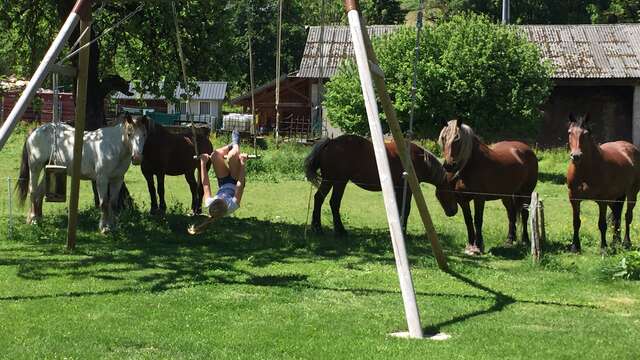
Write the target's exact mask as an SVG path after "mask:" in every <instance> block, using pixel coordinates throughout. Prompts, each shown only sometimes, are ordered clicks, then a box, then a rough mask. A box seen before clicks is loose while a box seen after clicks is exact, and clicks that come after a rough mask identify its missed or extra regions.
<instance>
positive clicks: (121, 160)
mask: <svg viewBox="0 0 640 360" xmlns="http://www.w3.org/2000/svg"><path fill="white" fill-rule="evenodd" d="M148 124H149V120H148V118H147V117H145V116H142V117H135V118H132V117H131V116H129V115H127V116H125V118H124V121H122V122H121V123H119V124H117V125H115V126H112V127H105V128H101V129H98V130H95V131H86V132H85V133H84V144H83V148H82V160H81V165H80V178H81V179H83V180H95V181H96V184H97V188H98V195H99V197H100V210H101V216H100V224H99V229H100V231H101V232H102V233H107V232H109V231H110V229H111V228H112V227H113V225H114V219H113V215H112V209H113V208H114V207H115V202H116V201H117V200H118V194H119V192H120V187H121V186H122V182H123V181H124V174H125V173H126V172H127V169H129V165H130V164H131V163H133V164H134V165H139V164H140V163H141V162H142V159H143V154H142V149H143V147H144V142H145V140H146V138H147V133H148ZM74 134H75V129H74V128H73V127H71V126H69V125H67V124H55V123H48V124H44V125H42V126H40V127H38V128H36V129H35V130H33V131H32V132H31V133H30V134H29V136H28V137H27V139H26V141H25V142H24V145H23V147H22V162H21V164H20V176H19V179H18V182H17V184H16V187H17V189H18V195H19V200H20V202H21V203H24V201H25V200H26V198H27V195H29V194H30V195H31V208H30V210H29V213H28V215H27V223H29V224H31V223H34V222H36V221H37V220H38V219H39V218H41V217H42V200H43V197H44V177H43V178H42V180H40V181H39V179H40V173H41V171H42V169H44V167H45V166H46V165H47V164H49V163H50V162H51V161H52V160H53V162H54V163H56V164H57V165H64V166H66V167H67V175H69V176H70V175H71V173H72V170H73V144H74V140H75V139H74ZM54 136H55V137H56V138H55V141H56V142H57V146H56V148H57V151H56V149H54V146H53V145H54V143H53V141H54Z"/></svg>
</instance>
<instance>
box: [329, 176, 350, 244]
mask: <svg viewBox="0 0 640 360" xmlns="http://www.w3.org/2000/svg"><path fill="white" fill-rule="evenodd" d="M346 187H347V183H346V182H342V183H338V184H334V185H333V191H332V192H331V200H329V204H330V205H331V214H332V215H333V231H334V232H335V234H336V236H344V235H346V234H347V231H346V230H345V229H344V225H343V224H342V219H340V203H341V202H342V195H344V189H345V188H346Z"/></svg>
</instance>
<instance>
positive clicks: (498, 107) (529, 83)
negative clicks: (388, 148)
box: [326, 14, 551, 136]
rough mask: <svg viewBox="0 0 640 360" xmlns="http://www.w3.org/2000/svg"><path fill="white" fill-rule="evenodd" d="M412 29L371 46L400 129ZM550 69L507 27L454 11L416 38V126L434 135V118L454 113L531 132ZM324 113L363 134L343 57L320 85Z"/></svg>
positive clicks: (407, 101) (497, 127)
mask: <svg viewBox="0 0 640 360" xmlns="http://www.w3.org/2000/svg"><path fill="white" fill-rule="evenodd" d="M414 46H415V30H414V29H413V28H402V29H400V30H398V31H396V32H395V33H393V34H391V35H389V36H388V37H385V38H382V39H378V40H377V41H376V42H375V44H374V47H375V49H376V53H377V55H378V59H379V62H380V66H381V67H382V69H383V71H384V72H385V74H386V82H387V87H388V90H389V92H390V94H391V96H392V98H393V99H394V101H395V109H396V111H397V113H398V117H399V120H400V122H401V124H402V125H403V127H404V128H407V127H408V121H409V113H410V110H411V84H412V76H413V60H414ZM550 74H551V68H550V66H549V65H548V64H546V63H543V62H542V61H541V59H540V54H539V51H538V49H537V48H536V47H535V45H533V44H530V43H529V42H528V41H527V40H526V39H525V38H524V37H523V36H520V34H518V33H517V31H516V30H515V29H513V28H509V27H503V26H499V25H495V24H493V23H491V22H490V21H489V20H488V19H487V18H486V17H483V16H478V15H472V14H470V15H466V16H454V17H453V18H452V19H451V20H449V21H446V22H442V23H440V24H438V25H436V26H434V27H427V28H426V29H425V30H424V32H423V34H422V37H421V44H420V59H419V61H418V70H417V77H418V86H417V89H418V90H417V94H416V99H417V100H416V115H415V124H414V126H415V128H416V132H417V133H418V134H420V135H423V136H433V135H435V134H436V133H437V131H438V130H439V129H440V127H441V124H440V123H441V121H443V120H448V119H451V118H454V117H459V118H462V119H464V120H465V121H467V122H468V123H469V124H470V125H472V126H474V127H475V128H476V130H478V131H479V132H480V133H488V134H495V135H498V134H499V133H505V132H508V133H509V134H517V135H523V136H532V135H533V134H534V133H535V132H536V131H537V129H538V124H539V120H540V112H539V110H538V107H539V106H540V105H541V104H542V103H543V102H544V100H545V99H546V97H547V95H548V93H549V91H550V88H551V81H550V79H549V76H550ZM326 106H327V114H328V116H329V118H330V120H331V121H332V123H333V124H335V125H336V126H339V127H341V128H342V129H344V130H345V131H347V132H350V133H356V134H366V133H367V131H368V126H367V123H366V112H365V108H364V103H363V100H362V95H361V91H360V84H359V80H358V76H357V69H356V67H355V66H354V64H353V63H352V62H348V61H347V62H344V63H343V65H342V66H341V67H340V69H339V71H338V73H337V74H336V76H334V78H333V79H332V80H331V81H330V82H329V83H328V84H327V94H326Z"/></svg>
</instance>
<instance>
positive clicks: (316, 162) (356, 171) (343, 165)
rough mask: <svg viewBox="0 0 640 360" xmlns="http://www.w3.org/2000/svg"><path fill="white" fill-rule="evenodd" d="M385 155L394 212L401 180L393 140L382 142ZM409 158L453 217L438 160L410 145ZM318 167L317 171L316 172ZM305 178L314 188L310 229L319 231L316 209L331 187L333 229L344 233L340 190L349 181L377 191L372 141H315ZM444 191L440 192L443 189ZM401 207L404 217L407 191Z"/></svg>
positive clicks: (351, 138)
mask: <svg viewBox="0 0 640 360" xmlns="http://www.w3.org/2000/svg"><path fill="white" fill-rule="evenodd" d="M385 145H386V148H387V156H388V158H389V166H390V167H391V174H392V180H393V184H394V186H395V190H396V200H397V202H398V211H400V212H401V213H402V210H401V209H400V208H401V207H402V197H403V191H402V189H403V181H402V173H403V168H402V163H401V162H400V156H399V154H398V150H397V148H396V144H395V143H393V142H392V143H386V144H385ZM411 158H412V161H413V166H414V168H415V170H416V176H417V177H418V181H421V182H428V183H430V184H434V185H436V188H437V189H436V194H437V197H438V200H439V201H440V204H441V205H442V208H443V209H444V210H445V213H446V214H447V215H448V216H453V215H455V214H456V212H457V210H458V205H457V204H456V201H455V197H454V196H453V194H452V192H451V191H447V190H450V188H449V187H448V186H449V185H448V183H447V181H446V173H445V171H444V168H443V167H442V165H441V164H440V162H438V159H437V158H436V157H435V156H434V155H433V154H431V153H430V152H428V151H427V150H425V149H423V148H421V147H419V146H417V145H415V144H411ZM318 170H320V173H319V174H318ZM305 173H306V176H307V179H308V180H309V181H311V182H312V183H313V184H314V185H316V186H317V187H318V191H317V192H316V194H315V197H314V204H313V220H312V222H311V226H312V228H313V229H314V230H315V231H317V232H320V231H321V227H320V209H321V207H322V203H323V202H324V199H325V197H326V196H327V195H328V194H329V191H331V189H332V188H333V192H332V194H331V202H330V203H331V212H332V214H333V229H334V231H335V233H336V235H344V234H345V233H346V231H345V229H344V226H343V225H342V220H341V219H340V203H341V201H342V195H343V194H344V189H345V187H346V186H347V183H348V182H349V181H351V182H353V183H354V184H356V185H358V186H359V187H361V188H363V189H365V190H369V191H381V187H380V178H379V176H378V168H377V166H376V159H375V155H374V151H373V144H372V143H371V142H370V141H369V140H367V139H365V138H362V137H360V136H355V135H342V136H339V137H337V138H335V139H325V140H322V141H320V142H318V143H316V144H315V145H314V147H313V150H312V151H311V153H310V154H309V156H307V158H306V160H305ZM443 190H444V191H443ZM407 195H408V196H407V202H406V207H405V209H404V215H405V216H404V219H408V217H409V210H410V209H411V194H410V191H408V193H407Z"/></svg>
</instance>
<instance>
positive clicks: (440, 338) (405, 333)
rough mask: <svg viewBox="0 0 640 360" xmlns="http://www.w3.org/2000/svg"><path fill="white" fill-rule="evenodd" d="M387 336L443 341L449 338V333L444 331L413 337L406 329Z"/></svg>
mask: <svg viewBox="0 0 640 360" xmlns="http://www.w3.org/2000/svg"><path fill="white" fill-rule="evenodd" d="M389 336H393V337H397V338H402V339H415V340H433V341H444V340H449V339H451V335H449V334H446V333H442V332H441V333H437V334H425V335H424V337H423V338H413V337H411V336H409V332H408V331H399V332H394V333H391V334H389Z"/></svg>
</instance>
